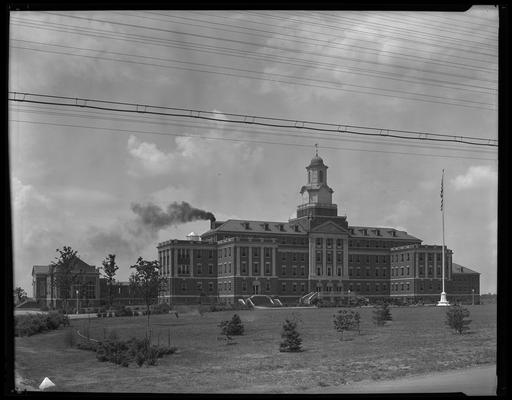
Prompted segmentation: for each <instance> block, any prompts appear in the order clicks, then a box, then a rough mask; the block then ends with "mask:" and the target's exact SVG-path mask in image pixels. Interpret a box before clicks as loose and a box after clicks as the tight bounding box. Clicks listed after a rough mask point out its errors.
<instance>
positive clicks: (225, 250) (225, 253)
mask: <svg viewBox="0 0 512 400" xmlns="http://www.w3.org/2000/svg"><path fill="white" fill-rule="evenodd" d="M227 254H228V249H226V248H225V247H224V257H226V256H227Z"/></svg>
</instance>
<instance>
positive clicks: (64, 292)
mask: <svg viewBox="0 0 512 400" xmlns="http://www.w3.org/2000/svg"><path fill="white" fill-rule="evenodd" d="M57 252H58V253H59V256H58V257H55V261H53V262H52V263H51V265H50V268H51V274H52V283H51V285H52V288H53V287H55V288H57V290H58V293H59V294H60V297H61V298H62V300H63V301H64V304H65V310H66V312H67V310H68V300H69V298H70V297H71V290H72V287H73V285H75V284H77V282H78V278H79V276H80V271H76V268H75V267H76V265H77V262H78V256H77V251H76V250H73V249H72V248H71V247H70V246H63V247H62V250H61V249H57Z"/></svg>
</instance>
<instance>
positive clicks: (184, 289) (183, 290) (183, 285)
mask: <svg viewBox="0 0 512 400" xmlns="http://www.w3.org/2000/svg"><path fill="white" fill-rule="evenodd" d="M186 290H187V282H185V281H181V291H182V292H185V291H186Z"/></svg>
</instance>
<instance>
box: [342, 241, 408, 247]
mask: <svg viewBox="0 0 512 400" xmlns="http://www.w3.org/2000/svg"><path fill="white" fill-rule="evenodd" d="M402 245H403V243H400V242H388V241H382V240H349V241H348V246H349V247H367V248H368V247H370V248H381V249H390V248H392V247H398V246H402Z"/></svg>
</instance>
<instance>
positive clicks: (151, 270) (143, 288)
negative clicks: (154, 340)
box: [130, 257, 165, 336]
mask: <svg viewBox="0 0 512 400" xmlns="http://www.w3.org/2000/svg"><path fill="white" fill-rule="evenodd" d="M130 268H134V269H135V271H134V272H132V274H131V275H130V285H132V287H133V288H134V289H135V290H136V291H137V292H138V293H139V295H140V297H142V298H143V299H144V303H145V304H146V312H147V316H148V321H147V330H146V336H148V333H149V316H150V306H151V304H154V303H156V301H157V300H158V295H159V294H160V292H161V291H162V290H163V289H164V287H165V278H164V277H163V276H161V275H160V264H159V263H158V261H156V260H154V261H146V260H143V259H142V257H139V259H138V260H137V263H136V264H135V265H132V266H131V267H130Z"/></svg>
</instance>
